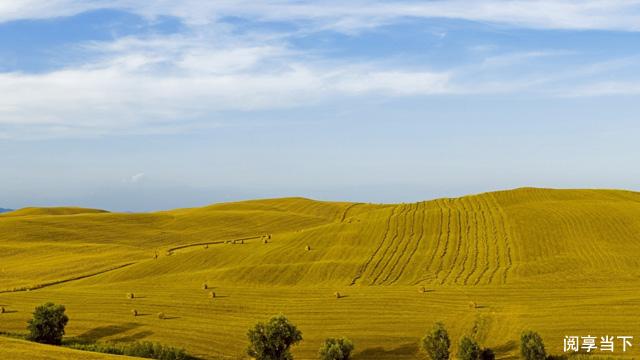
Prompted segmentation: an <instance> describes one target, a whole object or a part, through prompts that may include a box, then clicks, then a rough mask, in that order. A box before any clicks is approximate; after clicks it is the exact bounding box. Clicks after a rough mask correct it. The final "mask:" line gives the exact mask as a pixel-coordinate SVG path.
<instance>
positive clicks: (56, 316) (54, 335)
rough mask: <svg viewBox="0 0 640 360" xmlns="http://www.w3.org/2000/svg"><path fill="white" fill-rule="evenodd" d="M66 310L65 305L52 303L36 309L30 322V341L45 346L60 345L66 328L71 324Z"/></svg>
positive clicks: (28, 328) (28, 327)
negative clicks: (68, 323)
mask: <svg viewBox="0 0 640 360" xmlns="http://www.w3.org/2000/svg"><path fill="white" fill-rule="evenodd" d="M65 310H66V309H65V307H64V306H63V305H56V304H54V303H50V302H48V303H46V304H43V305H40V306H38V307H36V309H35V311H34V312H33V318H32V319H31V320H29V321H28V324H29V325H28V326H27V330H29V336H28V339H29V340H31V341H36V342H39V343H43V344H53V345H60V343H62V336H63V335H64V327H65V326H67V322H69V318H68V317H67V315H66V314H65V313H64V312H65Z"/></svg>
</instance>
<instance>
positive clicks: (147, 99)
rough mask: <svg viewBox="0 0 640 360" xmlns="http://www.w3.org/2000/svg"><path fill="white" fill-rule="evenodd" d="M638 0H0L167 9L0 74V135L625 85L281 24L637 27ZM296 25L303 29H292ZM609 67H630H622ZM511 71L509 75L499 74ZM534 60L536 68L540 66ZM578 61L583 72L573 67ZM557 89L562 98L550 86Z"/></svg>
mask: <svg viewBox="0 0 640 360" xmlns="http://www.w3.org/2000/svg"><path fill="white" fill-rule="evenodd" d="M639 3H640V2H638V1H618V0H611V1H607V2H602V1H581V2H576V1H474V2H468V1H464V2H463V1H429V2H409V1H404V2H400V1H385V2H382V1H367V2H362V1H358V2H334V1H329V2H326V3H323V4H322V5H317V3H316V2H311V1H296V2H292V1H264V2H255V1H252V2H242V1H224V0H220V1H215V2H203V1H195V0H186V1H181V2H176V1H163V0H157V1H144V2H143V1H130V0H113V1H97V0H95V1H93V0H83V1H77V0H51V1H36V0H25V1H20V2H13V1H12V2H7V1H2V2H0V22H3V21H5V22H6V21H12V20H19V19H43V18H51V17H58V16H70V15H74V14H78V13H81V12H84V11H89V10H95V9H102V8H111V9H123V10H126V11H130V12H134V13H136V14H139V15H141V16H144V17H146V18H148V19H154V18H157V17H159V16H174V17H178V18H180V19H181V20H182V21H183V22H184V24H186V26H187V30H186V31H183V32H181V33H179V34H172V35H164V36H160V35H156V36H147V37H138V36H129V37H124V38H118V39H115V40H114V41H109V42H89V43H85V44H82V46H81V48H82V49H83V50H84V51H85V52H87V53H88V54H90V55H91V56H89V57H88V58H90V59H91V60H90V61H85V62H84V63H81V64H79V65H74V66H72V67H71V66H70V67H66V68H62V69H57V70H52V71H49V72H44V73H38V74H29V73H21V72H10V73H0V93H1V94H3V96H2V97H0V138H5V139H11V138H39V137H65V136H99V135H109V134H116V133H117V134H126V133H131V134H140V133H162V132H165V131H166V132H176V131H189V130H192V129H193V128H197V127H201V126H219V125H220V121H221V116H220V115H219V114H220V113H223V112H229V111H236V112H254V111H261V110H272V109H289V108H297V107H304V106H309V105H314V104H318V103H322V102H330V101H333V100H336V99H344V98H348V99H359V98H363V97H370V96H374V97H375V96H377V97H383V98H384V97H411V96H432V95H469V94H509V93H514V92H516V93H521V92H531V93H539V94H547V95H550V96H559V95H558V94H559V93H561V92H562V93H563V94H567V93H569V94H574V95H573V96H600V95H611V94H625V93H630V94H637V93H638V88H637V86H633V85H632V84H628V83H627V82H623V83H620V82H614V81H608V82H603V81H594V82H593V84H588V83H587V84H580V88H579V89H575V91H573V90H572V89H567V87H566V85H564V84H559V82H560V81H562V80H567V79H576V78H578V79H579V78H581V77H584V74H586V73H588V76H593V75H594V74H596V75H597V74H598V73H602V72H603V71H606V70H608V69H610V65H609V66H608V67H603V69H600V70H598V66H596V65H594V64H588V65H585V66H583V67H582V70H581V69H580V68H577V69H576V68H574V67H571V69H570V70H571V71H567V70H568V69H567V68H566V67H560V66H559V67H557V68H554V69H552V70H551V71H544V72H543V73H540V72H533V71H532V72H527V71H517V70H519V69H520V66H521V65H522V64H524V63H527V62H531V61H536V60H537V59H540V58H548V57H552V56H565V55H567V54H568V53H566V52H562V51H555V50H554V51H545V50H540V51H525V52H511V53H503V54H499V55H495V54H487V55H486V56H484V57H481V58H480V59H479V60H478V61H477V63H475V64H471V65H465V66H459V67H450V68H447V69H439V70H434V69H432V68H430V67H429V66H428V65H422V66H416V67H412V68H407V67H404V66H402V65H398V64H393V63H391V62H376V61H375V59H374V60H357V61H355V60H346V59H343V60H338V59H330V58H327V57H324V56H323V55H322V54H320V55H319V54H311V53H307V52H303V51H300V50H299V49H296V48H295V47H293V46H292V45H291V44H290V42H289V37H290V36H293V34H292V33H291V32H294V33H295V32H298V31H310V32H313V31H319V30H333V31H339V32H346V33H351V32H358V31H363V30H367V29H370V28H372V27H377V26H381V25H384V24H389V23H393V22H397V21H402V20H403V19H408V18H434V17H438V18H442V17H444V18H453V19H463V20H471V21H482V22H491V23H496V24H503V25H508V26H518V27H532V28H552V29H601V30H621V31H638V30H640V11H639V7H640V5H639ZM228 16H239V17H245V18H250V19H252V20H257V21H260V20H265V21H267V20H269V21H287V22H291V23H294V24H298V25H299V26H298V27H297V28H296V30H291V32H287V31H284V32H275V31H274V32H268V31H266V32H265V31H258V30H254V31H248V32H245V33H242V34H241V35H239V34H238V33H237V32H234V30H235V28H234V27H233V25H229V24H228V23H226V22H224V21H222V19H223V18H225V17H228ZM300 29H302V30H300ZM619 66H630V65H629V64H622V65H619ZM507 70H509V71H511V72H512V73H516V75H511V76H505V75H503V72H505V71H507ZM545 70H546V69H545ZM580 71H582V75H581V73H580ZM562 96H565V95H562Z"/></svg>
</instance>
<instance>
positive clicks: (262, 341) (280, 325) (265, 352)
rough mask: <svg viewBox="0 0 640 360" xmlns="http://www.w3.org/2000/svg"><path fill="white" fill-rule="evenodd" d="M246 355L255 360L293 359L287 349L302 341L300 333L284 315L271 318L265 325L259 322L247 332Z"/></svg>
mask: <svg viewBox="0 0 640 360" xmlns="http://www.w3.org/2000/svg"><path fill="white" fill-rule="evenodd" d="M247 337H248V338H249V348H248V349H247V354H249V355H250V356H252V357H254V358H255V359H256V360H290V359H293V357H292V356H291V353H290V352H289V348H290V347H291V346H292V345H295V344H297V343H299V342H300V341H301V340H302V332H300V330H298V328H296V327H295V325H293V324H291V323H290V322H289V320H288V319H287V318H286V317H285V316H284V315H278V316H274V317H272V318H271V319H270V320H269V321H268V322H267V323H266V324H265V323H262V322H259V323H257V324H256V325H255V326H254V327H253V328H252V329H249V331H248V332H247Z"/></svg>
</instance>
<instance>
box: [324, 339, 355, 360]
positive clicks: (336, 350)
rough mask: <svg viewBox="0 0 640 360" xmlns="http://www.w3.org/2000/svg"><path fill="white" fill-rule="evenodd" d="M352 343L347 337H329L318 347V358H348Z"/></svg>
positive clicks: (345, 359)
mask: <svg viewBox="0 0 640 360" xmlns="http://www.w3.org/2000/svg"><path fill="white" fill-rule="evenodd" d="M352 351H353V343H352V342H351V340H349V339H347V338H339V339H335V338H329V339H326V340H325V341H324V344H322V347H320V360H349V359H350V358H351V352H352Z"/></svg>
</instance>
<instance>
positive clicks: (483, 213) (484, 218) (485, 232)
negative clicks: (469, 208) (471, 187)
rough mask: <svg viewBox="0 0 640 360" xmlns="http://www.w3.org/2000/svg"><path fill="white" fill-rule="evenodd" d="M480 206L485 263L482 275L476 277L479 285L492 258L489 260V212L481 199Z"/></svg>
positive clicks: (476, 283)
mask: <svg viewBox="0 0 640 360" xmlns="http://www.w3.org/2000/svg"><path fill="white" fill-rule="evenodd" d="M478 207H479V209H480V219H481V221H482V223H481V225H482V235H483V236H482V245H483V248H484V252H483V255H484V264H483V266H482V271H481V272H480V275H479V276H478V277H477V278H476V280H475V282H474V283H473V284H474V285H479V284H480V282H481V281H482V278H483V277H484V276H485V274H486V273H487V272H488V271H489V264H490V260H489V253H490V249H489V231H488V230H489V229H488V226H487V214H486V211H485V209H484V208H483V206H482V202H481V201H480V200H478Z"/></svg>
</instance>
